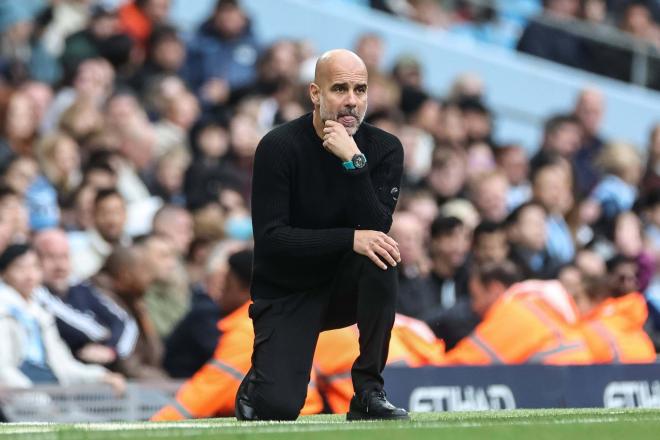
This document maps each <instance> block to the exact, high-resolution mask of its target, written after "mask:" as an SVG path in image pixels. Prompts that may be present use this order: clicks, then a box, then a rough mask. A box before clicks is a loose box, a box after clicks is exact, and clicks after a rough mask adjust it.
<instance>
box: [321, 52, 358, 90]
mask: <svg viewBox="0 0 660 440" xmlns="http://www.w3.org/2000/svg"><path fill="white" fill-rule="evenodd" d="M336 69H340V70H348V71H356V72H357V71H361V70H363V71H364V73H365V74H366V73H367V66H366V65H365V64H364V61H362V59H361V58H360V57H359V56H358V55H357V54H356V53H355V52H352V51H350V50H348V49H333V50H329V51H327V52H325V53H324V54H323V55H321V56H320V57H319V59H318V60H317V61H316V69H315V70H314V82H315V83H316V84H320V83H321V82H322V81H324V80H326V79H327V77H328V75H329V74H330V73H331V72H332V71H334V70H336Z"/></svg>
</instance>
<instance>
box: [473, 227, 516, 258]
mask: <svg viewBox="0 0 660 440" xmlns="http://www.w3.org/2000/svg"><path fill="white" fill-rule="evenodd" d="M508 253H509V243H508V242H507V237H506V233H505V232H504V231H495V232H489V233H483V234H481V235H480V236H479V238H478V240H477V241H476V242H475V244H474V256H475V258H476V260H477V261H478V263H479V264H483V263H500V262H502V261H504V260H505V259H506V256H507V254H508Z"/></svg>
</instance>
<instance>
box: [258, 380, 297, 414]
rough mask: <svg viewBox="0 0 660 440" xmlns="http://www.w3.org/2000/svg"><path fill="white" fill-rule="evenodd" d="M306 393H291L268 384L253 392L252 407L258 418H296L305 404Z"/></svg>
mask: <svg viewBox="0 0 660 440" xmlns="http://www.w3.org/2000/svg"><path fill="white" fill-rule="evenodd" d="M305 392H306V388H305ZM305 398H306V393H305V394H302V395H301V393H300V392H298V393H291V392H290V391H289V390H285V389H283V388H281V387H274V386H269V387H265V388H261V389H259V390H258V391H257V392H255V393H254V396H253V399H254V402H253V404H254V408H255V411H256V413H257V416H258V417H259V420H296V419H297V418H298V416H299V415H300V411H301V410H302V408H303V406H304V405H305Z"/></svg>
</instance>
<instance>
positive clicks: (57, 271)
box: [38, 237, 71, 291]
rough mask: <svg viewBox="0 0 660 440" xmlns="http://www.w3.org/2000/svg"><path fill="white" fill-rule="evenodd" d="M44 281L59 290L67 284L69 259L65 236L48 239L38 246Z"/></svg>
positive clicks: (69, 269) (69, 268)
mask: <svg viewBox="0 0 660 440" xmlns="http://www.w3.org/2000/svg"><path fill="white" fill-rule="evenodd" d="M38 251H39V258H40V259H41V268H42V270H43V276H44V283H45V284H47V285H49V286H51V287H53V288H55V289H57V290H60V291H65V290H66V288H67V287H68V285H69V275H70V273H71V259H70V257H69V244H68V243H67V241H66V238H65V237H64V238H62V239H61V240H60V239H58V240H50V241H49V242H46V243H44V244H43V245H42V246H40V247H39V249H38Z"/></svg>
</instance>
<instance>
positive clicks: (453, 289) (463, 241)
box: [419, 217, 479, 348]
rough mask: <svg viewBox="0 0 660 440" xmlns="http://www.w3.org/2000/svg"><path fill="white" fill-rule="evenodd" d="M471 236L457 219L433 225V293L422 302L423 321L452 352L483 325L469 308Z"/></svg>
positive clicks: (450, 218) (439, 218)
mask: <svg viewBox="0 0 660 440" xmlns="http://www.w3.org/2000/svg"><path fill="white" fill-rule="evenodd" d="M469 234H470V232H469V231H468V230H467V228H466V227H465V225H464V224H463V222H462V221H461V220H459V219H458V218H456V217H438V218H437V219H436V220H435V221H434V222H433V224H432V225H431V286H432V290H430V292H429V293H430V294H428V295H427V296H426V297H420V298H419V301H420V303H421V304H423V307H421V306H420V309H423V310H425V312H424V314H423V315H421V318H422V319H423V320H425V321H426V322H428V323H429V325H430V326H431V328H432V329H433V332H434V333H435V334H436V336H437V337H438V338H441V339H443V340H444V342H445V344H446V345H447V347H448V348H450V347H453V346H454V345H455V344H456V343H457V342H458V341H459V340H460V339H462V338H463V337H464V336H466V335H467V334H469V333H470V331H472V329H473V328H474V326H475V325H476V324H477V323H478V322H479V318H478V317H477V316H476V315H475V314H474V313H473V312H472V310H471V309H470V304H469V303H470V301H469V289H468V279H469V277H468V273H469V262H468V252H469V250H470V238H469Z"/></svg>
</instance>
